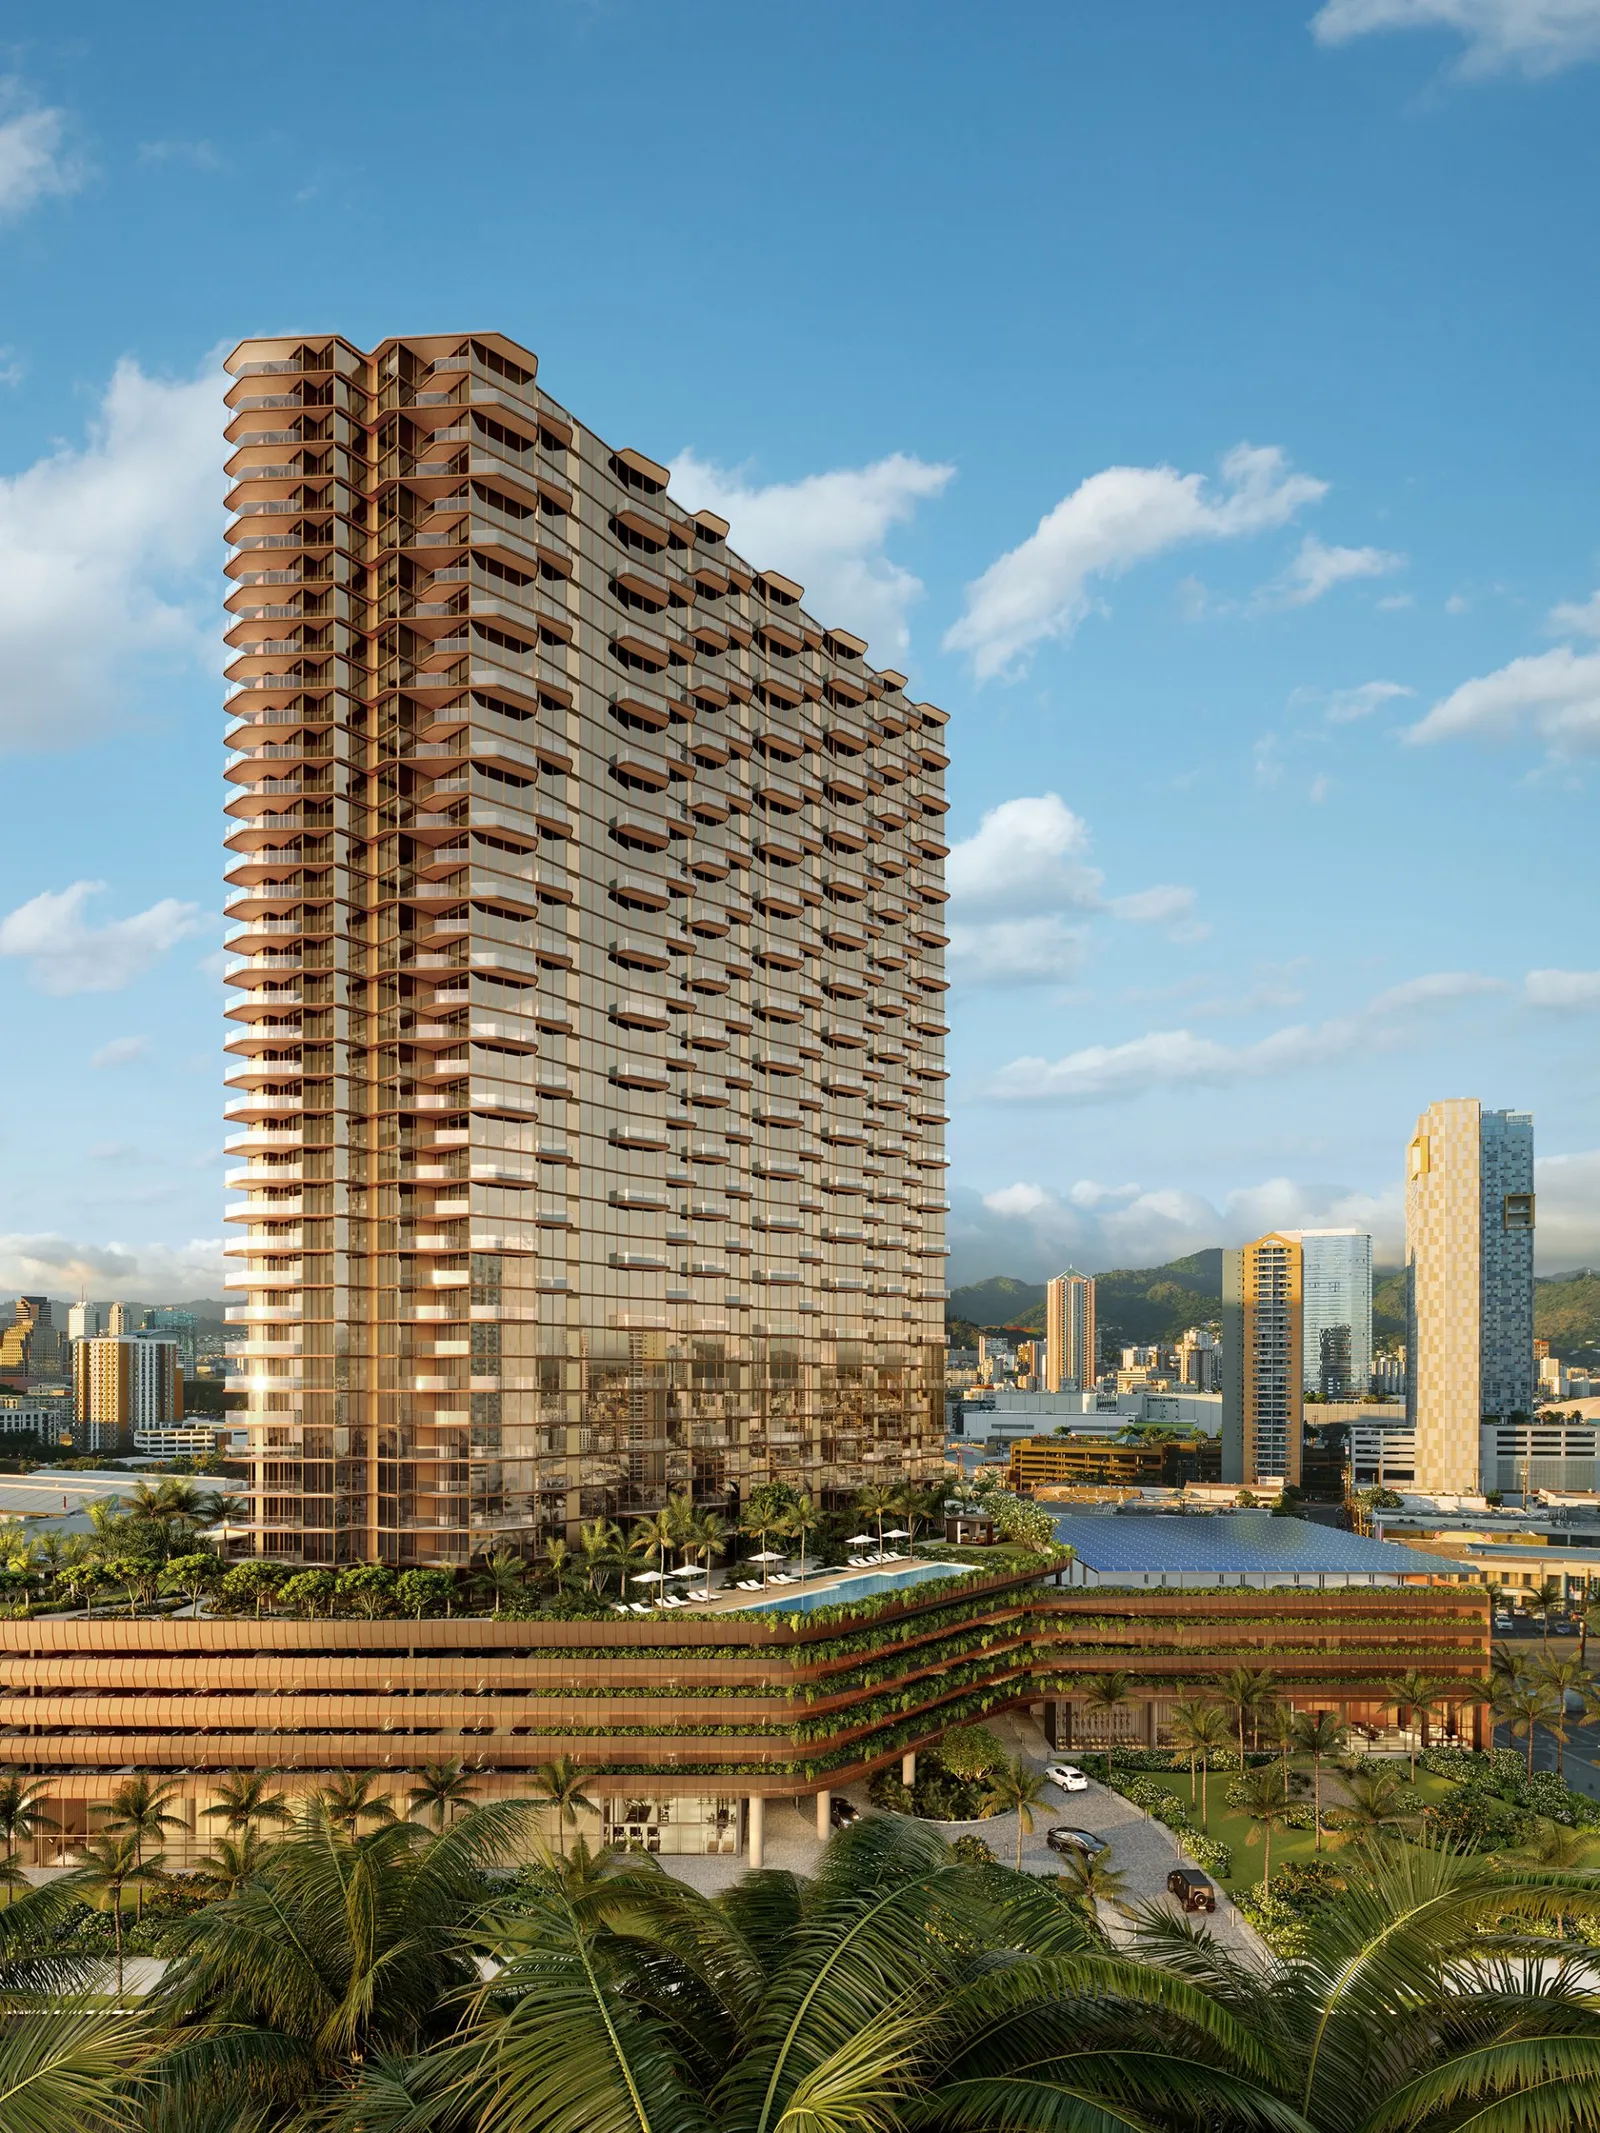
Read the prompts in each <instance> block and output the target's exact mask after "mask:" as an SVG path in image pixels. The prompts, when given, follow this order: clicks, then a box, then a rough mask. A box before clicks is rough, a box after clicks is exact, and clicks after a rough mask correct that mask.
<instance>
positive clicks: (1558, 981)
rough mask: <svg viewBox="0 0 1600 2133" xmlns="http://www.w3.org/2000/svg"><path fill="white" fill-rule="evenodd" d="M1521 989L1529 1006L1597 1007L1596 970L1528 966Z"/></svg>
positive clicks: (1599, 993) (1599, 992)
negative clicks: (1546, 968)
mask: <svg viewBox="0 0 1600 2133" xmlns="http://www.w3.org/2000/svg"><path fill="white" fill-rule="evenodd" d="M1522 992H1523V997H1524V999H1526V1001H1527V1003H1528V1005H1529V1006H1530V1007H1556V1008H1566V1009H1568V1010H1575V1009H1582V1008H1589V1007H1600V970H1530V971H1529V972H1528V975H1527V976H1526V978H1524V979H1523V981H1522Z"/></svg>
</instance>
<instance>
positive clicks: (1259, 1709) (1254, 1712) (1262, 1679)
mask: <svg viewBox="0 0 1600 2133" xmlns="http://www.w3.org/2000/svg"><path fill="white" fill-rule="evenodd" d="M1277 1687H1278V1677H1277V1675H1276V1674H1274V1673H1273V1671H1272V1669H1271V1667H1270V1666H1264V1667H1249V1666H1236V1667H1234V1668H1232V1669H1231V1670H1230V1671H1229V1672H1228V1673H1226V1674H1224V1675H1222V1676H1221V1678H1220V1679H1219V1680H1218V1682H1217V1694H1218V1696H1219V1697H1220V1698H1221V1699H1222V1702H1223V1703H1224V1704H1225V1705H1226V1707H1227V1708H1228V1710H1230V1711H1231V1712H1232V1713H1233V1717H1234V1724H1235V1727H1236V1729H1237V1732H1238V1737H1239V1768H1240V1769H1241V1770H1242V1769H1243V1768H1244V1735H1245V1727H1246V1724H1247V1723H1248V1724H1259V1722H1260V1719H1261V1715H1262V1713H1263V1712H1264V1711H1265V1710H1266V1708H1267V1706H1268V1705H1269V1704H1271V1703H1275V1702H1276V1701H1277Z"/></svg>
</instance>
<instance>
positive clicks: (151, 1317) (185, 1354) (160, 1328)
mask: <svg viewBox="0 0 1600 2133" xmlns="http://www.w3.org/2000/svg"><path fill="white" fill-rule="evenodd" d="M194 1328H195V1316H194V1313H193V1312H192V1311H180V1310H179V1309H178V1308H177V1307H176V1305H174V1304H157V1305H156V1306H155V1307H154V1308H153V1309H152V1310H149V1311H146V1313H145V1314H144V1319H143V1322H142V1323H141V1325H140V1327H139V1331H140V1332H141V1333H170V1334H172V1335H173V1337H174V1338H175V1339H176V1341H177V1343H178V1361H179V1362H180V1363H181V1364H182V1365H183V1374H184V1376H185V1377H193V1375H194Z"/></svg>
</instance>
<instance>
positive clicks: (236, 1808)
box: [200, 1770, 293, 1836]
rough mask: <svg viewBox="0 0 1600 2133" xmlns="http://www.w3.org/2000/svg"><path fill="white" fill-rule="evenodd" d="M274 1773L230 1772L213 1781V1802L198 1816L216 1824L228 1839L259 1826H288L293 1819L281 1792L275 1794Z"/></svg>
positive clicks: (256, 1771)
mask: <svg viewBox="0 0 1600 2133" xmlns="http://www.w3.org/2000/svg"><path fill="white" fill-rule="evenodd" d="M277 1774H278V1773H277V1772H276V1771H275V1770H229V1771H226V1772H224V1774H223V1775H222V1776H221V1777H220V1778H218V1779H217V1780H216V1795H217V1796H216V1799H215V1800H214V1801H213V1802H212V1804H211V1805H210V1806H209V1807H203V1808H202V1809H201V1810H200V1812H201V1813H202V1814H203V1815H205V1816H206V1817H207V1818H208V1819H211V1820H214V1821H218V1822H220V1823H221V1824H222V1826H223V1828H224V1829H225V1830H226V1831H227V1832H228V1834H229V1835H230V1836H237V1835H238V1834H239V1833H240V1832H241V1831H242V1830H250V1829H254V1828H255V1827H256V1826H257V1825H258V1824H259V1823H262V1822H289V1821H292V1820H293V1816H292V1815H291V1814H290V1811H289V1803H288V1801H287V1800H286V1799H285V1797H284V1795H283V1794H282V1793H281V1792H274V1791H273V1790H272V1789H271V1788H272V1780H273V1779H274V1778H275V1777H276V1776H277Z"/></svg>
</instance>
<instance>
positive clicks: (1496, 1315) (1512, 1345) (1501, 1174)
mask: <svg viewBox="0 0 1600 2133" xmlns="http://www.w3.org/2000/svg"><path fill="white" fill-rule="evenodd" d="M1533 1223H1534V1197H1533V1119H1532V1116H1531V1115H1530V1114H1529V1113H1528V1112H1526V1111H1485V1110H1484V1109H1483V1107H1482V1105H1481V1104H1480V1103H1479V1102H1478V1101H1477V1099H1476V1098H1474V1097H1458V1098H1452V1099H1450V1100H1448V1101H1446V1102H1443V1103H1436V1104H1430V1105H1429V1107H1428V1109H1427V1110H1426V1111H1424V1112H1423V1114H1422V1116H1421V1117H1420V1118H1419V1119H1418V1120H1417V1127H1416V1131H1415V1133H1414V1134H1413V1135H1412V1137H1411V1145H1410V1147H1409V1149H1408V1150H1407V1154H1406V1269H1407V1276H1408V1279H1407V1297H1408V1305H1407V1308H1408V1315H1409V1321H1410V1323H1409V1327H1408V1337H1407V1355H1408V1363H1409V1369H1408V1374H1407V1379H1406V1416H1407V1420H1408V1422H1409V1423H1410V1425H1411V1426H1412V1428H1413V1429H1414V1430H1415V1431H1416V1441H1417V1463H1416V1472H1417V1486H1418V1488H1419V1489H1423V1490H1427V1491H1442V1492H1446V1493H1460V1492H1469V1493H1470V1492H1472V1491H1475V1490H1476V1489H1477V1488H1478V1487H1479V1485H1480V1472H1479V1451H1480V1439H1479V1429H1480V1426H1481V1424H1482V1422H1483V1420H1484V1419H1485V1418H1486V1417H1489V1416H1512V1415H1517V1416H1529V1415H1531V1414H1532V1412H1533V1407H1534V1398H1535V1377H1534V1360H1533Z"/></svg>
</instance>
